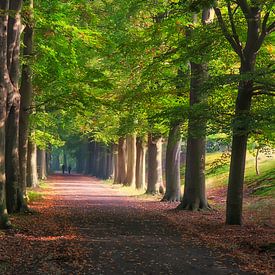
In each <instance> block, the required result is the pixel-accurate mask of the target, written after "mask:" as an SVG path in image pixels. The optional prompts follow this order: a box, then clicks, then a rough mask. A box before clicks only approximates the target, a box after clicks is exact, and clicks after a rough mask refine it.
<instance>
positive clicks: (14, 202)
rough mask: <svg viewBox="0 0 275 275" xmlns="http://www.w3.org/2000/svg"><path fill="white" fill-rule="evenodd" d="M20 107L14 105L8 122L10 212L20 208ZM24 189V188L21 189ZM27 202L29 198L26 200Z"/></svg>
mask: <svg viewBox="0 0 275 275" xmlns="http://www.w3.org/2000/svg"><path fill="white" fill-rule="evenodd" d="M18 117H19V109H18V108H16V107H12V108H11V110H10V112H9V117H8V120H7V124H6V152H5V153H6V157H5V160H6V181H7V188H6V196H7V197H6V199H7V209H8V212H9V213H14V212H17V211H19V210H20V208H21V206H23V205H21V203H22V201H20V200H19V196H22V194H20V193H19V192H20V190H19V159H18V120H17V118H18ZM21 191H23V190H21ZM26 203H27V200H26Z"/></svg>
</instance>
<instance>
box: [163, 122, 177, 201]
mask: <svg viewBox="0 0 275 275" xmlns="http://www.w3.org/2000/svg"><path fill="white" fill-rule="evenodd" d="M180 151H181V132H180V124H175V125H173V126H172V127H171V129H170V132H169V137H168V144H167V149H166V162H165V177H166V192H165V195H164V197H163V199H162V200H163V201H180V199H181V182H180Z"/></svg>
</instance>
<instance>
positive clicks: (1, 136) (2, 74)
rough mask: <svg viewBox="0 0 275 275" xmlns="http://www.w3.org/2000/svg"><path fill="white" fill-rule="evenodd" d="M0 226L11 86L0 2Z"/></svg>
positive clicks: (4, 7) (4, 223) (4, 217)
mask: <svg viewBox="0 0 275 275" xmlns="http://www.w3.org/2000/svg"><path fill="white" fill-rule="evenodd" d="M0 9H1V14H0V226H1V228H6V227H9V226H10V225H11V224H10V221H9V219H8V214H7V207H6V176H5V139H6V133H5V122H6V117H7V109H6V107H7V95H8V93H9V89H10V88H11V84H10V82H9V81H8V74H9V72H8V68H7V38H8V33H7V29H8V12H7V11H8V10H9V1H1V2H0Z"/></svg>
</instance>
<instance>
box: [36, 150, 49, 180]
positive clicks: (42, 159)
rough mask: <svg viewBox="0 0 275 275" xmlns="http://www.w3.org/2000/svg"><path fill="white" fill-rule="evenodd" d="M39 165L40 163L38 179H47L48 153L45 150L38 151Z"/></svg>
mask: <svg viewBox="0 0 275 275" xmlns="http://www.w3.org/2000/svg"><path fill="white" fill-rule="evenodd" d="M37 163H38V178H39V179H40V180H45V179H47V173H46V171H47V167H46V151H45V150H44V149H38V151H37Z"/></svg>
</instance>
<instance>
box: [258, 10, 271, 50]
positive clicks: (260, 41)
mask: <svg viewBox="0 0 275 275" xmlns="http://www.w3.org/2000/svg"><path fill="white" fill-rule="evenodd" d="M269 14H270V12H267V13H266V14H265V16H264V20H263V23H262V31H261V35H260V37H259V39H258V41H257V51H258V50H259V49H260V48H261V46H262V44H263V42H264V39H265V37H266V35H267V28H266V25H267V20H268V17H269Z"/></svg>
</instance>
